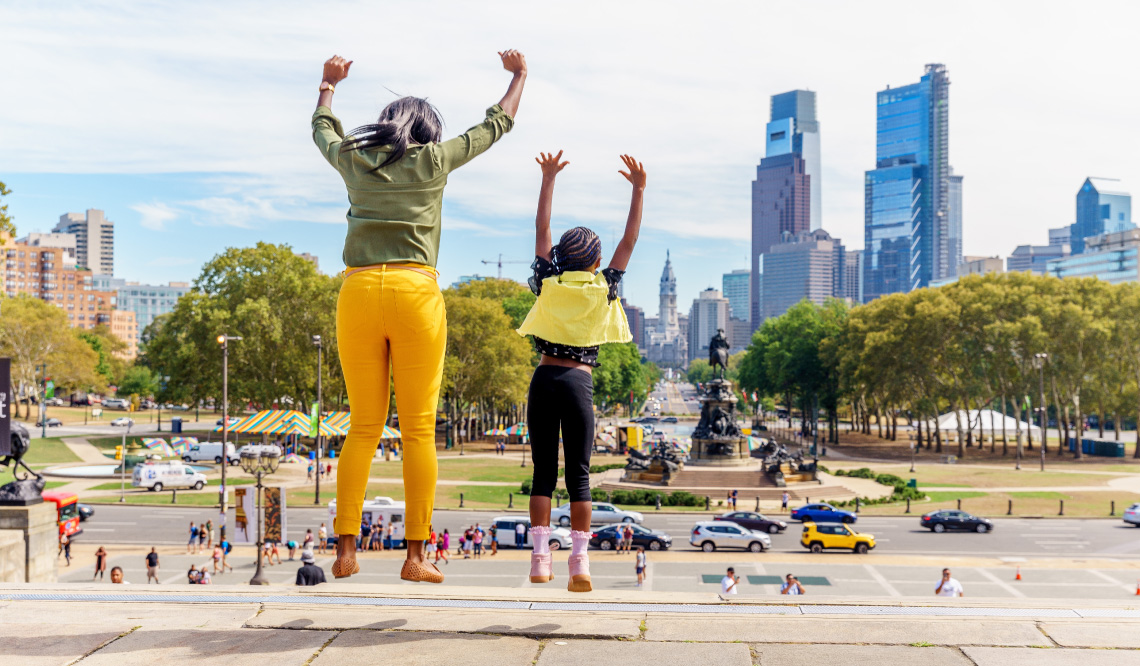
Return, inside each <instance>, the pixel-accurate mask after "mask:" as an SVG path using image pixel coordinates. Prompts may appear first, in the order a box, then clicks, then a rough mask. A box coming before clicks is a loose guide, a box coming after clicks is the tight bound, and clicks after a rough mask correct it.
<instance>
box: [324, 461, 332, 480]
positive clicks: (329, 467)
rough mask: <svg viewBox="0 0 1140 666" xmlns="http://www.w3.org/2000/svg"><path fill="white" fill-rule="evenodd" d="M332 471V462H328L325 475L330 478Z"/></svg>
mask: <svg viewBox="0 0 1140 666" xmlns="http://www.w3.org/2000/svg"><path fill="white" fill-rule="evenodd" d="M332 472H333V466H332V463H329V466H328V467H327V468H326V469H325V476H326V477H328V478H330V479H331V478H332Z"/></svg>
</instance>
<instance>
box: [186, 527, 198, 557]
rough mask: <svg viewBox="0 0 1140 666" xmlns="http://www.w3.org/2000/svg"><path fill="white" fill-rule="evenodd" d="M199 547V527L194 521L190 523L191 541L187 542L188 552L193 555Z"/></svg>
mask: <svg viewBox="0 0 1140 666" xmlns="http://www.w3.org/2000/svg"><path fill="white" fill-rule="evenodd" d="M197 545H198V526H197V525H195V524H194V521H190V540H189V541H187V542H186V552H187V553H193V552H194V548H195V547H196V546H197Z"/></svg>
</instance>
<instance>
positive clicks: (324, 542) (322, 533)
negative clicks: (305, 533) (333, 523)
mask: <svg viewBox="0 0 1140 666" xmlns="http://www.w3.org/2000/svg"><path fill="white" fill-rule="evenodd" d="M317 536H318V538H319V539H320V551H321V555H324V554H325V548H327V547H328V542H329V530H328V528H327V527H325V524H324V523H321V528H320V530H318V531H317Z"/></svg>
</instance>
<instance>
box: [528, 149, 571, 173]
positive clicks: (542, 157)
mask: <svg viewBox="0 0 1140 666" xmlns="http://www.w3.org/2000/svg"><path fill="white" fill-rule="evenodd" d="M560 159H562V151H561V150H560V151H558V154H557V155H554V154H553V153H539V154H538V157H536V158H534V161H535V162H538V166H540V167H542V177H543V178H550V179H553V178H554V177H555V176H557V175H558V172H559V171H561V170H563V169H565V168H566V165H567V164H570V163H569V162H562V163H559V162H558V160H560Z"/></svg>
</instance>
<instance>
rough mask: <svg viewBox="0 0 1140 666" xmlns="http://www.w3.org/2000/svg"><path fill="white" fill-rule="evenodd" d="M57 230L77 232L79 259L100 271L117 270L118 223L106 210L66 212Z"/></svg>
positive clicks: (108, 272)
mask: <svg viewBox="0 0 1140 666" xmlns="http://www.w3.org/2000/svg"><path fill="white" fill-rule="evenodd" d="M52 231H53V232H56V233H63V234H74V235H75V261H76V263H77V264H78V265H80V266H83V267H84V268H88V269H90V270H91V271H93V272H94V273H97V274H99V275H114V274H115V223H114V222H112V221H111V220H108V219H107V218H105V217H104V216H103V211H101V210H97V209H95V208H89V209H87V213H86V214H80V213H64V214H63V215H60V216H59V223H58V224H56V225H55V226H54V227H53V228H52Z"/></svg>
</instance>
